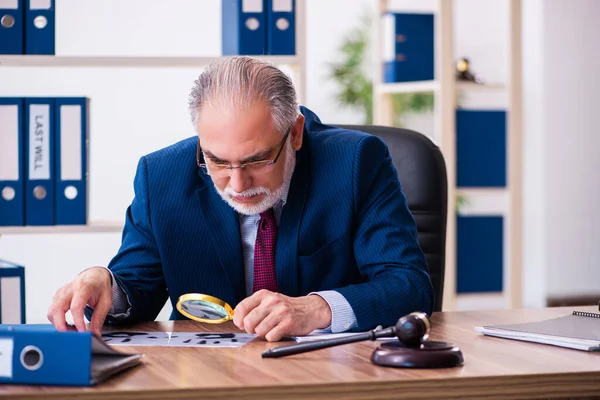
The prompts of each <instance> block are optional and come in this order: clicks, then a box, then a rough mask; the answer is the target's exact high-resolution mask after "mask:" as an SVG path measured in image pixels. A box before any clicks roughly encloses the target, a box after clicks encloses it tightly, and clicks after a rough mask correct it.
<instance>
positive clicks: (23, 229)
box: [0, 221, 123, 235]
mask: <svg viewBox="0 0 600 400" xmlns="http://www.w3.org/2000/svg"><path fill="white" fill-rule="evenodd" d="M122 231H123V223H122V222H119V221H93V222H90V223H88V224H87V225H52V226H0V235H24V234H29V235H32V234H47V233H53V234H57V233H111V232H122Z"/></svg>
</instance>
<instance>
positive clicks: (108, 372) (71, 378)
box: [0, 324, 142, 386]
mask: <svg viewBox="0 0 600 400" xmlns="http://www.w3.org/2000/svg"><path fill="white" fill-rule="evenodd" d="M141 357H142V355H141V354H139V353H125V352H122V351H117V350H115V349H113V348H112V347H110V346H109V345H108V344H106V342H104V341H103V340H102V339H101V338H99V337H97V336H96V335H94V334H92V333H91V332H89V331H88V332H77V331H67V332H58V331H56V330H55V329H54V327H53V326H52V325H46V324H39V325H35V324H34V325H0V384H5V383H8V384H28V385H60V386H93V385H96V384H97V383H100V382H102V381H104V380H106V379H108V378H110V377H112V376H114V375H116V374H118V373H120V372H122V371H124V370H126V369H129V368H131V367H134V366H136V365H139V364H140V363H141Z"/></svg>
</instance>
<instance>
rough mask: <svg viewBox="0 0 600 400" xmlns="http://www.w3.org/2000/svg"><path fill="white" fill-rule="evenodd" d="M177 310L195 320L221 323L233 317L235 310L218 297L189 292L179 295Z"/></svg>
mask: <svg viewBox="0 0 600 400" xmlns="http://www.w3.org/2000/svg"><path fill="white" fill-rule="evenodd" d="M177 310H178V311H179V312H180V313H182V314H183V315H185V316H186V317H188V318H190V319H193V320H195V321H200V322H207V323H209V324H219V323H221V322H226V321H229V320H232V319H233V310H232V309H231V306H229V304H227V303H225V302H224V301H222V300H220V299H217V298H216V297H212V296H208V295H204V294H199V293H189V294H184V295H182V296H181V297H179V301H178V302H177Z"/></svg>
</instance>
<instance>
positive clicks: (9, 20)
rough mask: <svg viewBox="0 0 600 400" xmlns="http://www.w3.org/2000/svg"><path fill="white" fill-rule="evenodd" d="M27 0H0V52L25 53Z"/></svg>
mask: <svg viewBox="0 0 600 400" xmlns="http://www.w3.org/2000/svg"><path fill="white" fill-rule="evenodd" d="M24 4H25V0H8V1H6V0H5V1H1V2H0V54H23V52H24V49H25V45H24V32H25V27H24V22H23V20H24V16H25V13H24V6H23V5H24Z"/></svg>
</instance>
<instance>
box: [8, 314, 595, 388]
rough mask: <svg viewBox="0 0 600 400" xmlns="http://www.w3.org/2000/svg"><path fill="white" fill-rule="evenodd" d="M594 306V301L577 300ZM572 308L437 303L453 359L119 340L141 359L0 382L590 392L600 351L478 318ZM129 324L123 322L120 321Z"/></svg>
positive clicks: (190, 327) (365, 350)
mask: <svg viewBox="0 0 600 400" xmlns="http://www.w3.org/2000/svg"><path fill="white" fill-rule="evenodd" d="M577 309H582V310H584V311H597V309H596V307H577ZM572 310H573V308H570V307H569V308H554V309H542V310H502V311H487V312H482V311H479V312H452V313H438V314H435V315H434V318H433V331H432V335H431V338H432V340H443V341H448V342H452V343H454V344H455V345H457V346H459V347H460V348H461V349H462V351H463V354H464V357H465V364H464V365H463V366H462V367H458V368H453V369H445V370H441V369H438V370H412V369H393V368H385V367H378V366H376V365H374V364H372V363H371V362H370V356H371V352H372V351H373V349H374V348H375V347H376V346H377V344H376V343H373V342H363V343H355V344H349V345H343V346H340V347H336V348H330V349H324V350H318V351H315V352H311V353H305V354H298V355H294V356H289V357H284V358H280V359H262V358H261V356H260V353H261V352H262V351H264V350H265V349H267V348H269V347H272V346H277V345H279V344H280V343H279V344H277V343H267V342H264V341H254V342H252V343H249V344H247V345H246V346H244V347H242V348H239V349H215V348H209V349H199V348H164V347H162V348H148V347H143V348H141V347H140V348H127V349H126V348H123V349H124V350H131V349H134V350H137V351H141V352H143V353H144V354H145V356H144V364H143V365H141V366H138V367H136V368H134V369H131V370H129V371H126V372H124V373H123V374H121V375H118V376H116V377H114V378H112V379H110V380H109V381H107V382H105V383H102V384H100V385H98V386H96V387H93V388H72V387H35V386H9V385H5V386H0V396H2V395H3V396H8V397H10V398H11V399H22V398H34V399H44V400H50V399H58V398H60V399H72V398H78V399H84V398H86V399H87V398H90V399H92V398H93V399H118V398H128V399H192V398H193V399H199V398H202V399H231V398H244V399H248V400H250V399H303V400H306V399H317V398H324V399H338V398H344V399H388V398H389V399H399V398H402V399H409V398H411V399H412V398H415V399H422V398H444V399H449V398H459V397H460V398H486V399H511V398H540V397H542V398H553V397H560V398H583V397H587V398H590V397H592V396H593V395H596V396H600V353H587V352H582V351H578V350H571V349H563V348H558V347H554V346H548V345H541V344H535V343H526V342H519V341H513V340H507V339H498V338H492V337H485V336H481V335H479V334H478V333H476V332H475V331H474V330H473V328H474V327H475V326H479V325H486V324H499V323H513V322H526V321H533V320H541V319H546V318H553V317H558V316H563V315H566V314H569V313H571V311H572ZM129 329H131V328H129ZM136 329H139V330H148V331H149V330H157V331H171V330H173V331H178V330H179V331H184V330H187V331H220V332H226V331H230V332H231V331H233V330H235V327H234V326H233V325H220V326H211V325H202V324H199V323H195V322H191V321H180V322H160V323H158V322H155V323H147V324H143V325H139V326H137V327H136Z"/></svg>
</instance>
